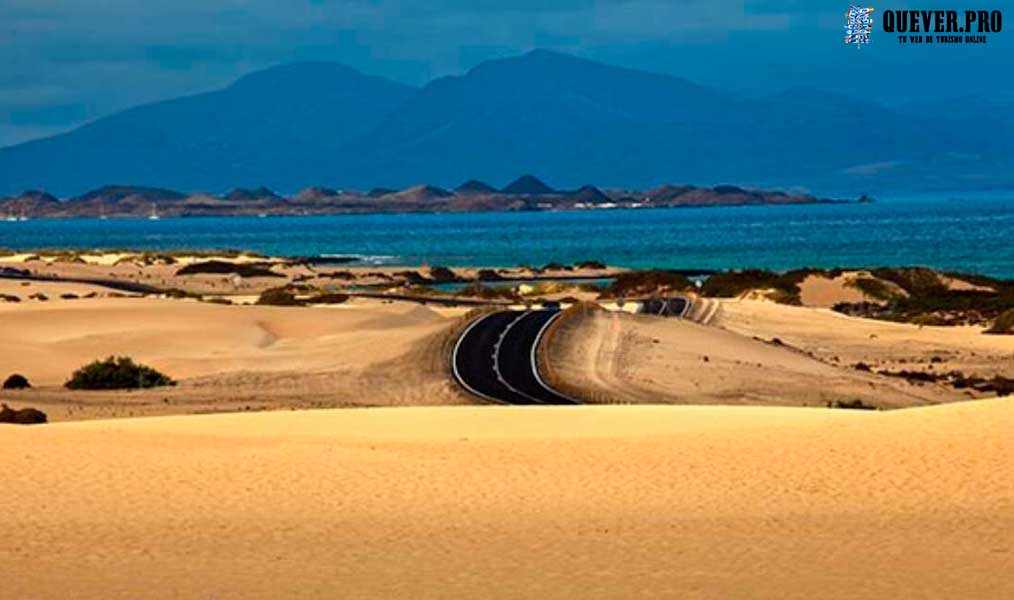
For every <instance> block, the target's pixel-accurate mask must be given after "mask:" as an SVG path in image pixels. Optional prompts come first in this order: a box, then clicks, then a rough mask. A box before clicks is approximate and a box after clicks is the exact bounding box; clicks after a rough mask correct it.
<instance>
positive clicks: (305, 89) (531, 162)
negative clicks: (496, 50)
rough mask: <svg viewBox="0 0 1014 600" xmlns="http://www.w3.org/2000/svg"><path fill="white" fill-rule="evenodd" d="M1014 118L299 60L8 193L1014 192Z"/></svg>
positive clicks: (559, 65)
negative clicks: (708, 188)
mask: <svg viewBox="0 0 1014 600" xmlns="http://www.w3.org/2000/svg"><path fill="white" fill-rule="evenodd" d="M1012 123H1014V104H1012V103H1010V102H1008V101H1002V102H1001V101H993V100H988V101H987V100H981V101H976V102H969V103H967V104H960V103H959V104H954V103H946V102H940V103H935V104H934V103H924V104H923V105H912V106H900V107H885V106H882V105H879V104H877V103H874V102H870V101H867V100H864V99H862V98H853V97H848V96H843V95H840V94H831V93H828V92H825V91H821V90H815V89H808V88H797V89H791V90H786V91H784V92H780V93H778V94H774V95H770V96H764V97H746V96H743V95H739V94H734V93H729V92H725V91H722V90H719V89H713V88H710V87H705V86H701V85H697V84H695V83H693V82H690V81H688V80H686V79H682V78H679V77H673V76H669V75H660V74H655V73H648V72H643V71H637V70H633V69H627V68H622V67H616V66H611V65H605V64H600V63H596V62H593V61H589V60H585V59H582V58H578V57H574V56H569V55H566V54H560V53H556V52H549V51H545V50H536V51H532V52H529V53H527V54H524V55H521V56H515V57H511V58H505V59H499V60H491V61H487V62H483V63H481V64H479V65H478V66H476V67H475V68H473V69H471V70H470V71H468V72H467V73H465V74H463V75H460V76H453V77H443V78H440V79H436V80H434V81H432V82H430V83H429V84H427V85H425V86H424V87H422V88H421V89H416V88H412V87H409V86H404V85H401V84H398V83H394V82H391V81H387V80H384V79H380V78H376V77H369V76H366V75H363V74H361V73H359V72H357V71H355V70H353V69H350V68H347V67H344V66H341V65H337V64H333V63H297V64H291V65H282V66H279V67H274V68H270V69H266V70H263V71H258V72H255V73H252V74H250V75H248V76H246V77H243V78H241V79H239V80H238V81H236V82H235V83H233V84H232V85H230V86H228V87H226V88H225V89H223V90H220V91H217V92H211V93H207V94H200V95H197V96H190V97H186V98H180V99H177V100H169V101H166V102H159V103H155V104H150V105H145V106H141V107H138V108H135V109H131V110H127V111H124V112H121V113H117V114H115V115H111V116H109V117H107V118H105V119H100V120H98V121H95V122H94V123H91V124H89V125H86V126H84V127H81V128H79V129H76V130H74V131H72V132H69V133H66V134H63V135H58V136H54V137H50V138H45V139H42V140H37V141H33V142H28V143H26V144H20V145H18V146H12V147H9V148H4V149H0V194H15V193H17V192H19V191H20V190H22V189H28V188H31V189H34V188H44V189H47V190H49V191H51V192H54V193H56V194H57V195H60V196H66V195H71V194H74V193H78V192H80V191H81V190H85V189H89V188H92V187H96V186H99V185H102V184H105V183H107V182H110V181H123V182H129V183H132V184H136V185H146V186H157V187H173V188H176V189H183V190H197V189H203V190H208V191H211V192H215V193H219V192H222V191H224V190H226V189H229V188H230V187H232V186H236V185H239V186H244V187H255V186H261V185H265V186H270V187H271V188H272V189H275V190H279V191H280V192H285V193H288V192H293V191H295V190H299V189H303V188H305V187H307V186H311V185H327V186H332V187H335V188H341V189H370V187H372V186H383V188H379V189H378V191H381V190H398V189H404V188H406V187H408V186H411V185H413V184H416V183H418V182H420V181H427V182H432V183H433V184H434V185H439V186H450V185H453V184H454V182H458V181H462V180H466V179H468V178H477V179H478V180H481V181H506V180H509V179H510V178H511V177H513V176H514V175H515V174H517V173H525V172H537V173H541V174H544V175H546V176H547V177H551V178H552V181H553V182H554V183H555V184H557V185H559V186H561V187H563V188H565V189H574V188H576V187H578V186H580V185H582V184H584V183H585V182H587V181H595V182H596V183H598V184H600V185H602V186H604V187H605V188H607V189H614V188H626V189H647V188H651V187H653V186H658V185H660V184H663V183H665V182H671V181H694V182H699V183H702V184H708V185H715V184H720V183H723V182H734V183H737V184H741V185H745V186H751V187H784V186H801V187H809V188H813V189H819V190H831V191H835V192H837V193H840V194H848V195H858V194H860V193H871V194H876V193H879V192H881V191H884V190H888V189H895V190H898V189H903V190H906V191H912V190H925V189H941V188H951V189H956V188H967V187H969V186H977V187H985V186H994V187H995V186H1002V185H1014V141H1012V140H1014V135H1011V134H1014V127H1012V125H1011V124H1012ZM463 191H464V190H463Z"/></svg>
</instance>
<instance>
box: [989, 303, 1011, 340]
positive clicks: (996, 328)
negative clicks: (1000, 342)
mask: <svg viewBox="0 0 1014 600" xmlns="http://www.w3.org/2000/svg"><path fill="white" fill-rule="evenodd" d="M983 333H992V334H1000V335H1011V334H1014V308H1012V309H1009V310H1006V311H1004V312H1002V313H1000V316H998V317H997V318H996V320H994V321H993V325H991V326H990V328H989V329H987V330H986V331H984V332H983Z"/></svg>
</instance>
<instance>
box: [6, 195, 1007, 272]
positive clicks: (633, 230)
mask: <svg viewBox="0 0 1014 600" xmlns="http://www.w3.org/2000/svg"><path fill="white" fill-rule="evenodd" d="M0 247H4V248H11V249H29V248H33V249H35V248H78V249H83V248H141V249H212V248H231V249H246V250H254V251H258V252H262V253H265V254H271V255H284V256H316V255H340V256H349V255H356V256H359V257H362V260H363V262H367V263H374V264H404V265H417V264H420V263H422V262H423V261H425V262H427V263H428V264H430V265H437V264H441V265H448V266H455V265H484V266H512V265H519V264H529V265H543V264H546V263H549V262H562V263H572V262H576V261H582V260H598V261H602V262H605V263H608V264H611V265H619V266H625V267H640V268H644V267H660V268H679V269H732V268H745V267H758V268H769V269H789V268H796V267H804V266H812V267H838V266H845V267H853V266H855V267H861V266H900V265H925V266H929V267H935V268H939V269H945V270H955V271H964V272H974V273H982V274H986V275H992V276H997V277H1005V278H1012V279H1014V192H1006V193H997V192H989V193H984V192H979V193H964V194H959V193H950V194H924V195H913V196H905V197H902V196H898V197H890V198H880V199H878V200H877V202H875V203H873V204H814V205H797V206H741V207H718V208H674V209H629V210H597V211H584V212H522V213H469V214H383V215H334V216H307V217H267V218H257V217H201V218H175V219H170V218H165V219H161V220H157V221H152V220H147V219H107V220H99V219H69V220H46V219H38V220H30V221H26V222H6V221H0Z"/></svg>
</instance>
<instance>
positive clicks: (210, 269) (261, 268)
mask: <svg viewBox="0 0 1014 600" xmlns="http://www.w3.org/2000/svg"><path fill="white" fill-rule="evenodd" d="M270 267H271V265H270V264H268V263H246V264H244V263H232V262H226V261H222V260H209V261H205V262H199V263H193V264H189V265H187V266H185V267H183V268H181V269H179V270H178V271H176V275H200V274H212V275H239V276H240V277H285V276H284V275H281V274H279V273H275V272H274V271H272V270H271V268H270Z"/></svg>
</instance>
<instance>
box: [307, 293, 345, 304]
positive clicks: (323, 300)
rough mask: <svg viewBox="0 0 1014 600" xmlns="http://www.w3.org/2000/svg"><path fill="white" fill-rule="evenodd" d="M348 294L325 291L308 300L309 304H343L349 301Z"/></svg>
mask: <svg viewBox="0 0 1014 600" xmlns="http://www.w3.org/2000/svg"><path fill="white" fill-rule="evenodd" d="M348 300H349V295H348V294H340V293H337V292H325V293H322V294H317V295H316V296H312V297H311V298H310V299H309V300H307V302H308V303H309V304H343V303H345V302H348Z"/></svg>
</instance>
